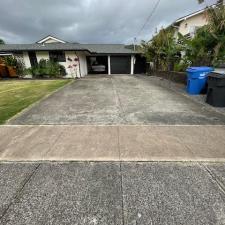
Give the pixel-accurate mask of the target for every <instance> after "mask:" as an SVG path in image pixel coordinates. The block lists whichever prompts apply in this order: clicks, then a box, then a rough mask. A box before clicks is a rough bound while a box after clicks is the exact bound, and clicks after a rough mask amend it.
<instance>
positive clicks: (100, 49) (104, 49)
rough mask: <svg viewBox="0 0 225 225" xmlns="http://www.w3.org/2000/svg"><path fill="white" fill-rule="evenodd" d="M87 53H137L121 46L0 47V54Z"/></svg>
mask: <svg viewBox="0 0 225 225" xmlns="http://www.w3.org/2000/svg"><path fill="white" fill-rule="evenodd" d="M51 50H65V51H66V50H67V51H70V50H71V51H72V50H73V51H88V52H90V53H93V54H95V53H96V54H104V53H107V54H135V53H137V52H135V51H133V50H132V49H129V48H126V46H125V45H122V44H73V43H49V44H44V45H43V44H37V43H35V44H5V45H0V52H15V51H51Z"/></svg>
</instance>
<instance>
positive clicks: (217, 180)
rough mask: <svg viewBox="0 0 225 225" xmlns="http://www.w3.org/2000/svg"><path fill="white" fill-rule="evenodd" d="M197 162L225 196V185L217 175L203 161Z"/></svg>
mask: <svg viewBox="0 0 225 225" xmlns="http://www.w3.org/2000/svg"><path fill="white" fill-rule="evenodd" d="M198 164H199V166H200V167H201V168H202V169H203V170H205V171H206V172H207V173H208V174H209V176H210V178H211V179H212V180H213V182H214V183H215V184H216V185H217V186H218V188H219V190H220V191H221V193H222V194H223V195H224V196H225V185H224V184H223V183H222V182H221V181H220V180H219V179H218V178H217V177H218V176H217V175H216V174H215V173H214V172H213V171H212V170H210V169H209V168H208V167H207V166H206V165H204V164H203V163H200V162H199V163H198Z"/></svg>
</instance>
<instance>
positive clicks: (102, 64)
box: [87, 56, 108, 74]
mask: <svg viewBox="0 0 225 225" xmlns="http://www.w3.org/2000/svg"><path fill="white" fill-rule="evenodd" d="M87 67H88V74H108V56H87Z"/></svg>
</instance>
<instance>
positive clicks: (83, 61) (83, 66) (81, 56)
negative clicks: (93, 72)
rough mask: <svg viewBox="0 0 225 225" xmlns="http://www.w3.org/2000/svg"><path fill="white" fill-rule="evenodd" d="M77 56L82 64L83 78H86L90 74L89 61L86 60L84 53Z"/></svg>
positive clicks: (81, 72) (78, 53)
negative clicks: (88, 69)
mask: <svg viewBox="0 0 225 225" xmlns="http://www.w3.org/2000/svg"><path fill="white" fill-rule="evenodd" d="M76 55H77V56H78V58H79V62H80V74H81V77H84V76H86V75H87V74H88V71H87V59H86V56H87V55H86V54H85V53H84V52H76Z"/></svg>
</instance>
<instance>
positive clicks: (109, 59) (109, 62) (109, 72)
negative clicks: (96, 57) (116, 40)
mask: <svg viewBox="0 0 225 225" xmlns="http://www.w3.org/2000/svg"><path fill="white" fill-rule="evenodd" d="M108 75H111V57H110V55H108Z"/></svg>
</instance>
